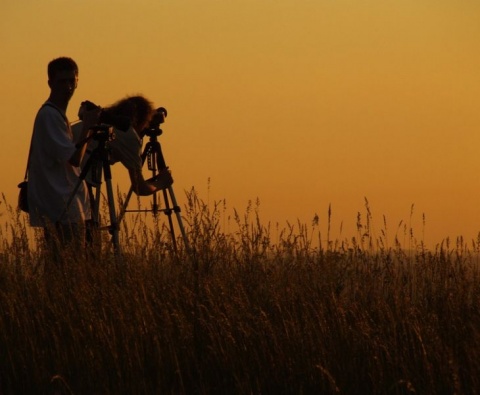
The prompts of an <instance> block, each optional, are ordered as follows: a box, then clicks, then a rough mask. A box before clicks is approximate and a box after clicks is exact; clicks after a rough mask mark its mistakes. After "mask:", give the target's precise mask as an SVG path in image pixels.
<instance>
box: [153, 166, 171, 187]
mask: <svg viewBox="0 0 480 395" xmlns="http://www.w3.org/2000/svg"><path fill="white" fill-rule="evenodd" d="M147 182H148V183H149V184H151V185H153V186H154V187H155V188H156V189H157V190H160V189H167V188H168V187H169V186H171V185H172V184H173V178H172V175H171V173H170V170H169V169H168V168H166V169H163V170H161V171H160V173H159V174H158V175H156V176H155V177H154V178H150V179H148V180H147Z"/></svg>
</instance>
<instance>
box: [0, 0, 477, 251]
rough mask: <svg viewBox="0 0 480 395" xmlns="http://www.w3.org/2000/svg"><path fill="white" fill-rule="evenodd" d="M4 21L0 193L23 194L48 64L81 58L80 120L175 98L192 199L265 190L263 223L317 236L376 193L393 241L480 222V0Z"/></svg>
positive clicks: (179, 157)
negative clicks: (89, 113)
mask: <svg viewBox="0 0 480 395" xmlns="http://www.w3.org/2000/svg"><path fill="white" fill-rule="evenodd" d="M0 13H1V15H2V24H1V25H0V49H1V57H0V86H1V91H2V94H3V100H2V106H1V110H0V111H1V113H0V123H1V127H2V130H3V144H2V146H1V148H0V149H1V151H2V152H1V156H0V161H1V169H2V176H1V180H2V182H1V186H0V189H1V192H3V193H5V195H6V197H7V200H8V201H9V202H10V203H12V204H13V203H14V202H15V200H16V195H17V188H16V185H17V183H18V182H19V181H20V180H21V179H22V177H23V172H24V166H25V161H26V156H27V153H28V144H29V140H30V133H31V129H32V123H33V119H34V116H35V113H36V111H37V109H38V107H39V106H40V104H41V103H42V102H43V101H44V100H45V99H46V97H47V95H48V86H47V82H46V80H47V78H46V65H47V63H48V62H49V61H50V60H51V59H53V58H54V57H57V56H71V57H73V58H74V59H75V60H76V61H77V62H78V64H79V67H80V81H79V88H78V89H77V92H76V93H75V96H74V98H73V99H72V101H71V104H70V107H69V111H68V115H69V117H70V119H71V120H72V121H73V120H75V119H76V117H75V114H76V111H77V109H78V105H79V103H80V102H81V101H83V100H86V99H88V100H91V101H94V102H96V103H98V104H101V105H108V104H111V103H113V102H114V101H116V100H117V99H119V98H121V97H123V96H125V95H128V94H136V93H142V94H144V95H146V96H147V97H149V98H150V99H151V100H153V101H154V102H155V103H156V104H157V105H158V106H164V107H166V108H167V110H168V117H167V120H166V123H165V124H164V125H163V127H162V129H163V131H164V134H163V135H162V136H161V142H162V145H163V149H164V154H165V157H166V159H167V164H168V165H169V166H170V168H171V170H172V173H173V176H174V178H175V184H174V189H175V192H176V196H177V200H178V201H179V203H180V204H183V203H184V202H185V194H184V191H185V190H189V189H190V188H191V187H192V186H194V187H195V188H196V189H197V190H198V191H199V193H200V197H202V198H203V199H205V200H207V199H210V201H213V200H220V199H224V198H225V199H226V201H227V206H228V207H229V209H231V210H233V208H236V209H237V210H238V211H239V212H243V211H244V209H245V207H246V206H247V202H248V201H249V200H255V199H256V198H257V197H258V198H259V200H260V216H261V218H263V219H264V221H265V222H267V221H269V220H270V221H273V222H274V223H275V222H279V223H280V225H281V226H282V225H283V224H285V222H286V221H290V222H296V220H297V219H299V220H300V221H301V222H305V223H308V224H310V222H311V220H312V219H313V217H314V215H315V213H317V214H318V215H319V217H320V228H321V230H322V232H324V231H325V230H326V221H327V211H328V206H329V204H331V206H332V228H333V233H334V234H335V235H336V236H338V237H339V238H345V237H351V236H356V229H355V223H356V216H357V212H361V213H362V214H363V213H364V212H365V209H364V201H365V197H366V198H367V199H368V201H369V205H370V209H371V211H372V214H373V217H374V221H376V225H375V226H376V230H377V233H379V234H380V231H381V229H382V227H383V216H384V215H385V217H386V220H387V227H388V229H389V230H388V231H389V234H390V235H392V236H393V235H394V234H395V233H396V232H397V227H398V224H399V222H400V221H401V220H403V221H404V223H410V222H411V223H412V225H413V228H414V233H415V236H416V237H417V238H418V239H419V240H421V239H423V240H424V241H425V242H426V243H427V245H429V246H432V247H433V246H434V245H435V244H436V243H439V242H441V241H442V240H443V239H444V238H446V237H451V238H455V237H456V236H459V235H462V236H464V237H465V238H466V239H467V240H470V239H472V238H476V236H477V234H478V232H479V231H480V209H479V205H478V198H479V197H480V188H479V185H480V180H479V176H478V175H479V174H480V159H478V158H477V150H478V149H479V147H480V136H479V133H478V130H477V125H478V124H479V120H480V119H479V118H480V112H479V111H478V110H477V108H476V107H477V102H478V97H480V95H479V94H480V73H479V71H478V70H480V67H479V66H480V55H479V50H478V48H479V44H480V24H479V23H478V21H479V20H480V3H478V2H476V1H472V0H461V1H453V0H436V1H433V0H402V1H393V0H390V1H386V0H366V1H361V2H360V1H358V0H350V1H347V0H315V1H314V0H260V1H259V0H229V1H220V0H202V1H197V0H109V1H107V0H95V1H94V0H68V1H67V0H42V1H41V2H37V1H33V0H22V1H17V0H2V2H1V4H0ZM117 166H120V165H116V166H114V181H115V183H118V184H119V185H120V187H121V188H122V189H125V190H127V189H128V182H127V173H126V170H125V169H122V168H120V167H118V168H117ZM208 179H210V180H211V181H210V190H209V191H208ZM412 205H414V213H413V216H412V219H411V220H410V211H411V207H412ZM3 210H4V207H3V205H0V212H3ZM423 214H425V223H426V226H425V229H423V225H422V221H423V219H422V217H423ZM341 226H342V229H343V230H342V234H341V235H339V234H338V233H339V229H340V227H341ZM399 233H402V232H399ZM423 234H424V235H423Z"/></svg>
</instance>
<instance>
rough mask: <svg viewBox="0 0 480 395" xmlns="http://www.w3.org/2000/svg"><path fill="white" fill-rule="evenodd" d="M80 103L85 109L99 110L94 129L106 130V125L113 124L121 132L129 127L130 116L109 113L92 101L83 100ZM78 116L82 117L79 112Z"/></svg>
mask: <svg viewBox="0 0 480 395" xmlns="http://www.w3.org/2000/svg"><path fill="white" fill-rule="evenodd" d="M81 105H82V106H85V109H86V110H87V111H92V110H96V109H99V110H101V111H100V115H99V118H98V122H99V125H97V126H94V127H93V130H94V131H104V132H106V131H107V130H108V126H113V127H114V128H115V129H118V130H121V131H123V132H126V131H127V130H128V129H129V128H130V118H128V117H125V116H122V115H116V114H111V113H110V112H109V111H108V110H104V109H102V108H101V107H100V106H97V105H96V104H95V103H92V102H91V101H88V100H85V101H83V102H82V104H81ZM79 118H80V119H82V114H79ZM107 125H108V126H107Z"/></svg>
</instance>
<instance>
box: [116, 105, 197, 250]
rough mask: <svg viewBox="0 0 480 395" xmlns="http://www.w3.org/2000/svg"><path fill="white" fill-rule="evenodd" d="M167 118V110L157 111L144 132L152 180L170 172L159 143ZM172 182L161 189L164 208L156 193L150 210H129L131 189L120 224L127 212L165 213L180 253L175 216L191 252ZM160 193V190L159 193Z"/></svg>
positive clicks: (143, 154) (144, 152)
mask: <svg viewBox="0 0 480 395" xmlns="http://www.w3.org/2000/svg"><path fill="white" fill-rule="evenodd" d="M166 116H167V110H166V109H165V108H163V107H160V108H159V109H157V112H156V114H155V117H154V118H153V119H152V121H151V122H150V125H149V127H148V128H147V129H145V130H144V131H143V134H144V136H148V137H149V141H148V143H147V144H146V145H145V148H144V150H143V152H142V156H141V157H142V165H144V164H145V162H147V165H148V170H150V171H151V174H152V180H158V178H160V177H162V175H165V173H166V172H169V169H168V167H167V165H166V163H165V159H164V157H163V153H162V147H161V145H160V142H159V141H158V136H160V135H161V134H162V130H161V129H160V124H161V123H163V122H164V121H165V117H166ZM168 177H169V178H170V174H169V173H168ZM172 182H173V180H172V181H171V182H169V183H167V184H166V185H165V187H164V188H162V189H161V192H162V195H163V200H164V207H163V208H161V205H160V203H159V197H158V196H157V192H155V193H154V194H153V196H152V205H151V208H150V209H128V203H129V201H130V199H131V197H132V193H133V188H132V187H130V190H129V191H128V194H127V196H126V198H125V201H124V203H123V205H122V207H121V210H120V215H119V218H118V223H121V221H122V219H123V217H124V216H125V213H127V212H152V213H153V215H157V214H158V213H159V212H163V213H164V214H165V215H166V216H167V218H168V225H169V230H170V236H171V239H172V245H173V248H174V251H175V252H177V251H178V245H177V239H176V235H175V229H174V224H173V215H175V218H176V220H177V223H178V227H179V229H180V232H181V234H182V238H183V242H184V245H185V248H186V250H187V252H188V251H189V250H190V247H189V243H188V239H187V235H186V232H185V228H184V226H183V222H182V216H181V214H180V213H181V208H180V206H179V205H178V203H177V200H176V198H175V193H174V191H173V187H172ZM158 192H160V190H159V191H158Z"/></svg>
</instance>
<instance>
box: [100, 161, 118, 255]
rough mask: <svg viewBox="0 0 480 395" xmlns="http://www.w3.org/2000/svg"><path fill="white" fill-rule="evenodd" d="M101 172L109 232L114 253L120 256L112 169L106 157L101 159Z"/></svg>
mask: <svg viewBox="0 0 480 395" xmlns="http://www.w3.org/2000/svg"><path fill="white" fill-rule="evenodd" d="M103 174H104V176H105V184H106V186H107V201H108V211H109V214H110V233H111V235H112V243H113V248H114V251H115V255H116V256H117V257H120V240H119V237H118V221H117V214H116V212H115V199H114V195H113V187H112V169H111V168H110V163H109V162H108V158H107V159H106V160H104V161H103Z"/></svg>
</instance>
